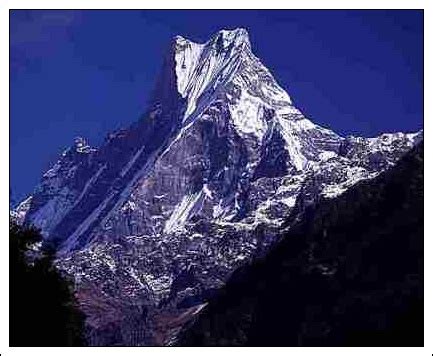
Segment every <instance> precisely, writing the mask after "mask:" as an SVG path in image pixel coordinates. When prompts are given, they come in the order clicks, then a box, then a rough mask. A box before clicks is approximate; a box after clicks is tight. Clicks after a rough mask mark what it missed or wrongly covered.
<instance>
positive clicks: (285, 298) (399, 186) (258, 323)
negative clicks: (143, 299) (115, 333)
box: [179, 143, 424, 346]
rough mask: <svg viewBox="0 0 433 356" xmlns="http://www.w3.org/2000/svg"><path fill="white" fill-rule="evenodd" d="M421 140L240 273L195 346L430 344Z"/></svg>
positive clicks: (316, 210)
mask: <svg viewBox="0 0 433 356" xmlns="http://www.w3.org/2000/svg"><path fill="white" fill-rule="evenodd" d="M423 156H424V149H423V143H420V144H419V145H417V146H416V147H415V148H414V149H413V150H412V151H410V152H409V153H408V154H407V155H406V156H405V157H403V158H402V159H401V161H400V162H398V163H397V165H396V166H395V167H394V168H392V169H391V170H389V171H388V172H385V173H383V174H381V175H380V176H378V177H377V178H375V179H373V180H370V181H365V182H361V183H359V184H357V185H356V186H354V187H352V188H351V189H349V190H348V191H347V192H346V193H344V194H342V195H341V196H339V197H338V198H335V199H324V200H323V201H322V202H320V203H319V204H318V205H317V206H313V207H312V208H311V209H307V210H306V212H305V214H304V217H303V220H302V221H301V222H300V223H299V224H298V225H297V226H296V227H294V228H293V229H292V230H291V231H290V232H289V233H288V234H287V235H286V236H284V239H283V240H282V241H281V242H280V243H279V244H278V245H276V246H275V248H274V249H273V250H272V251H271V253H270V254H269V255H268V256H267V257H265V258H263V259H261V260H259V261H256V262H254V263H252V264H250V265H247V266H245V267H244V268H241V269H239V270H238V271H236V272H235V273H234V274H233V275H232V277H231V279H230V280H229V282H228V283H227V285H226V287H225V288H224V289H222V290H221V292H220V293H219V294H218V295H217V296H216V298H214V299H213V300H212V301H211V302H210V303H209V305H208V306H207V307H206V308H205V309H204V311H203V313H202V314H201V315H200V316H199V317H198V318H197V320H196V322H195V323H194V324H193V325H192V326H191V327H190V328H189V330H186V331H185V332H184V333H183V335H182V336H181V338H180V341H179V344H180V345H188V346H214V345H215V346H240V345H242V346H422V345H423V334H424V331H423V223H424V218H423V214H424V211H423V188H424V186H423Z"/></svg>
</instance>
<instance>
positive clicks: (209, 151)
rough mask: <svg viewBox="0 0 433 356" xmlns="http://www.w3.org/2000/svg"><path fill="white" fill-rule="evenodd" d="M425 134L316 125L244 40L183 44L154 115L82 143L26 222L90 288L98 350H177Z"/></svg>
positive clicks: (168, 68)
mask: <svg viewBox="0 0 433 356" xmlns="http://www.w3.org/2000/svg"><path fill="white" fill-rule="evenodd" d="M422 136H423V133H422V132H418V133H409V134H405V133H390V134H383V135H381V136H379V137H376V138H362V137H352V136H349V137H341V136H339V135H337V134H336V133H334V132H333V131H331V130H329V129H327V128H323V127H321V126H319V125H316V124H314V123H313V122H312V121H310V120H309V119H308V118H306V117H305V116H304V115H303V114H302V113H301V112H300V111H299V110H298V109H297V108H296V107H295V106H294V104H293V102H292V100H291V98H290V97H289V95H288V94H287V93H286V92H285V90H284V89H283V88H281V87H280V86H279V85H278V83H277V82H276V80H275V79H274V78H273V76H272V74H271V73H270V72H269V70H268V69H267V68H266V67H265V66H264V65H263V64H262V63H261V62H260V60H259V59H258V58H257V57H256V56H255V55H254V54H253V52H252V48H251V43H250V41H249V37H248V33H247V32H246V30H244V29H235V30H230V31H228V30H222V31H219V32H218V33H216V34H215V35H214V36H213V37H212V38H211V39H210V40H209V41H208V42H206V43H204V44H198V43H194V42H192V41H189V40H187V39H185V38H183V37H180V36H177V37H175V38H174V39H173V41H172V43H171V45H170V50H169V51H168V53H167V56H166V57H165V58H164V64H163V66H162V70H161V73H160V75H159V78H158V80H157V83H156V86H155V90H154V92H153V94H152V98H151V100H150V102H149V106H148V109H147V110H146V111H145V112H144V114H143V115H142V117H141V118H140V119H139V120H138V121H137V122H135V123H134V124H132V125H131V126H130V127H129V128H127V129H123V130H119V131H117V132H114V133H111V134H109V135H108V136H107V138H106V139H105V142H104V143H103V144H102V145H101V147H99V148H93V147H91V146H90V145H89V144H88V143H87V142H86V141H85V140H84V139H82V138H79V139H77V140H76V141H75V142H74V145H72V146H71V147H70V148H68V149H67V150H66V151H65V152H64V153H63V154H62V156H61V157H60V159H59V161H58V162H57V163H56V164H55V165H54V167H53V168H52V169H50V170H49V171H48V172H46V173H45V174H44V176H43V177H42V180H41V182H40V184H39V186H38V187H37V188H36V189H35V191H34V193H33V194H32V195H31V196H30V197H29V198H28V199H26V200H25V201H24V202H23V203H22V204H20V205H19V206H18V207H17V209H16V210H15V211H14V213H13V214H14V215H15V217H16V219H17V220H18V221H20V222H23V223H30V224H34V225H35V226H37V227H39V228H40V229H41V231H42V234H43V235H44V237H45V242H46V243H49V244H52V245H54V246H55V247H56V250H57V257H58V258H57V265H58V267H59V268H61V269H62V270H63V271H65V273H67V274H70V275H72V276H73V277H74V278H75V281H76V290H77V295H78V298H79V300H80V303H81V306H82V308H83V310H84V311H85V313H86V314H87V316H88V318H87V324H88V337H89V340H90V343H91V344H93V345H154V344H171V343H173V342H174V341H175V339H176V334H177V332H178V331H179V329H180V328H181V327H182V325H183V324H184V323H185V322H186V321H188V320H189V319H190V318H191V317H193V316H194V315H195V314H196V313H198V312H199V311H200V310H201V308H202V307H203V306H204V303H205V302H206V300H208V298H210V297H211V296H212V295H213V294H214V293H215V291H216V290H218V289H219V288H220V287H221V286H223V285H224V283H225V281H226V280H227V279H228V277H229V276H230V274H231V273H232V272H233V271H234V270H236V269H237V268H238V267H240V266H242V265H243V264H244V263H246V262H247V261H248V260H250V259H252V258H255V257H260V256H263V255H264V254H266V253H267V251H268V250H269V248H270V247H271V246H272V245H273V244H274V243H275V242H277V241H278V239H279V238H280V237H281V231H282V230H288V229H290V227H291V226H292V225H293V224H294V223H296V222H297V221H298V219H299V217H300V216H301V214H302V212H303V211H304V210H305V209H306V208H308V207H309V206H310V205H312V204H315V202H316V201H318V200H320V199H321V198H322V197H327V198H332V197H336V196H338V195H340V194H342V193H343V192H344V191H345V190H347V189H348V188H349V187H351V186H353V185H354V184H356V183H357V182H359V181H363V180H367V179H371V178H374V177H376V176H377V175H379V174H380V173H381V172H383V171H385V170H387V169H388V168H389V167H392V166H393V165H394V164H395V163H396V162H397V161H398V160H399V159H400V157H401V156H402V155H403V154H404V153H406V152H407V151H408V150H410V149H411V148H412V147H413V146H414V145H415V144H416V143H417V142H419V141H420V140H421V139H422Z"/></svg>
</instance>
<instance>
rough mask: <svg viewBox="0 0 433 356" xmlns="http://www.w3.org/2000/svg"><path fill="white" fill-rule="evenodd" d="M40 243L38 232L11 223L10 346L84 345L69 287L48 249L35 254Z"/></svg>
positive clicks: (81, 321) (80, 320)
mask: <svg viewBox="0 0 433 356" xmlns="http://www.w3.org/2000/svg"><path fill="white" fill-rule="evenodd" d="M40 241H41V235H40V233H39V231H38V230H37V229H35V228H33V227H27V226H26V227H24V226H20V225H18V224H16V223H15V222H14V221H13V220H12V221H11V222H10V224H9V256H10V257H9V258H10V260H9V263H10V266H9V267H10V268H9V276H10V293H9V300H10V309H9V310H10V315H9V318H10V319H9V324H10V346H80V345H84V337H83V335H84V334H83V331H84V315H83V314H82V313H81V311H79V309H78V307H77V302H76V300H75V297H74V294H73V291H72V283H71V282H70V281H68V280H67V279H65V277H63V276H62V275H61V274H60V273H59V271H58V270H57V269H56V268H55V267H54V265H53V257H54V254H53V252H52V251H50V249H49V248H48V247H46V248H43V249H42V250H40V251H35V250H34V246H35V244H36V243H38V242H40Z"/></svg>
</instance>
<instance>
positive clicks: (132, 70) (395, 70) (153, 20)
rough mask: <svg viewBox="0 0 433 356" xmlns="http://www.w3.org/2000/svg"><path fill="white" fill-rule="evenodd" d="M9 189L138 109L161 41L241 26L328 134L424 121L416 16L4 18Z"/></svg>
mask: <svg viewBox="0 0 433 356" xmlns="http://www.w3.org/2000/svg"><path fill="white" fill-rule="evenodd" d="M10 19H11V23H10V46H11V47H10V49H11V55H10V66H11V76H10V88H11V101H10V103H11V110H10V114H11V115H10V122H11V132H10V150H11V153H10V157H11V189H12V194H13V197H14V198H15V199H17V200H19V199H21V198H23V197H24V196H25V195H27V194H28V193H30V192H31V191H32V190H33V188H34V187H35V185H36V184H37V183H38V181H39V179H40V177H41V174H42V173H43V172H44V171H45V170H47V169H48V168H49V167H50V165H52V164H53V163H54V162H55V161H56V159H57V158H58V156H59V154H60V153H61V152H62V151H63V150H64V149H65V148H66V147H67V146H69V145H70V144H71V143H72V142H73V139H74V137H76V136H83V137H86V138H88V140H89V142H90V143H91V144H93V145H98V144H100V142H101V141H102V140H103V138H104V137H105V136H106V134H107V133H108V132H109V131H112V130H114V129H117V128H120V127H125V126H127V125H128V124H130V123H132V122H133V121H135V120H136V119H137V118H138V117H139V115H140V113H142V111H143V110H144V108H145V105H146V100H147V98H148V95H149V92H150V90H151V89H152V86H153V83H154V80H155V75H156V73H157V72H158V70H159V69H160V67H161V64H162V57H163V55H164V53H165V51H166V50H167V47H168V43H169V41H170V39H171V38H172V37H173V36H175V35H177V34H181V35H184V36H185V37H188V38H190V39H192V40H196V41H201V42H204V41H205V40H207V39H208V38H209V37H210V35H211V34H213V33H214V32H216V31H218V30H219V29H222V28H235V27H245V28H246V29H248V31H249V33H250V39H251V42H252V46H253V50H254V52H255V54H256V55H257V56H258V57H259V58H260V59H261V60H262V62H263V63H264V64H265V65H266V66H267V67H268V68H269V69H270V70H271V72H272V73H273V74H274V76H275V77H276V79H277V80H278V82H279V83H280V84H281V85H282V86H283V87H284V88H285V89H287V91H288V92H289V94H290V95H291V97H292V99H293V100H294V102H295V104H296V105H297V106H298V107H299V108H300V109H301V110H302V111H303V112H304V113H305V114H306V115H307V116H308V117H310V118H311V119H312V120H313V121H315V122H317V123H319V124H322V125H325V126H327V127H330V128H332V129H333V130H334V131H336V132H338V133H339V134H342V135H345V134H355V135H364V136H374V135H377V134H379V133H381V132H384V131H416V130H419V129H421V128H422V122H423V75H424V73H423V27H424V25H423V13H422V11H332V10H325V11H312V10H296V11H294V10H287V11H281V10H280V11H255V10H251V11H30V12H29V11H12V12H11V17H10Z"/></svg>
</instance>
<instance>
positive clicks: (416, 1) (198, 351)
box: [0, 0, 433, 356]
mask: <svg viewBox="0 0 433 356" xmlns="http://www.w3.org/2000/svg"><path fill="white" fill-rule="evenodd" d="M432 4H433V1H431V0H425V1H420V0H413V1H402V0H394V1H390V0H363V1H359V0H356V1H354V0H352V1H350V2H348V1H341V0H326V1H324V0H304V1H297V2H294V1H291V2H287V1H286V2H283V1H276V0H273V1H269V0H267V1H258V0H237V1H236V2H234V1H233V0H217V1H199V0H183V1H182V2H179V1H176V0H158V1H150V2H144V1H143V2H141V1H134V0H122V1H113V0H105V1H101V0H75V1H59V0H39V1H37V2H36V1H35V0H21V1H10V0H9V1H8V0H2V1H0V39H1V47H0V53H1V55H0V78H1V86H0V90H1V95H0V100H1V101H0V110H1V120H0V125H1V126H0V135H1V136H0V143H1V147H0V157H1V167H4V168H3V169H5V167H9V163H8V162H9V135H8V133H9V9H27V8H29V9H38V8H40V9H51V8H53V9H137V8H138V9H139V8H147V9H157V8H158V9H164V8H166V9H170V8H173V9H176V8H180V7H179V6H180V5H182V8H190V9H193V8H201V9H212V8H214V9H234V8H236V9H241V8H245V9H247V8H262V9H279V8H289V9H325V8H326V9H340V8H342V9H362V8H368V9H424V26H425V30H424V63H425V66H424V70H425V72H424V73H425V74H424V92H425V93H432V92H433V91H432V90H431V89H432V88H431V85H432V84H431V83H432V80H431V79H432V70H431V69H430V68H431V67H430V66H431V65H432V64H433V58H432V43H433V41H432V39H431V34H432V27H433V24H432V22H431V20H432V18H431V16H430V15H431V9H432ZM430 95H431V94H430ZM23 105H25V103H23ZM424 105H425V106H424V118H425V120H424V133H425V136H427V139H426V140H425V151H426V155H427V156H430V152H431V149H432V147H431V145H430V138H429V135H430V131H431V130H430V126H431V124H430V120H431V118H432V115H431V114H432V105H431V99H430V101H429V100H425V101H424ZM431 173H432V169H431V165H429V160H427V164H426V165H425V177H426V179H425V181H426V182H428V183H430V182H431V178H432V177H433V176H432V174H431ZM0 179H1V185H0V193H1V196H0V202H2V203H1V204H0V223H1V232H2V234H1V238H0V244H1V245H0V253H1V255H0V261H1V268H0V275H1V283H2V285H1V286H2V288H1V290H0V308H1V309H0V323H1V324H0V353H1V354H2V355H30V354H31V355H35V354H36V355H56V356H57V355H59V354H60V353H61V354H62V355H65V356H66V355H76V354H77V353H79V354H80V355H84V354H91V353H97V354H99V353H101V354H102V353H103V354H104V355H106V356H108V355H119V354H124V353H125V354H126V353H128V354H137V355H143V354H146V353H158V354H167V353H171V352H176V353H178V354H180V355H182V354H183V355H188V356H190V355H200V356H202V355H203V352H205V353H206V354H209V355H211V354H214V355H218V356H219V355H220V354H221V353H224V354H226V353H228V354H235V353H236V354H238V353H245V354H248V355H251V354H252V353H256V354H258V355H259V354H260V355H261V354H263V353H264V352H271V353H273V354H278V355H287V354H290V355H299V354H300V355H312V354H313V355H315V354H320V355H323V356H327V355H330V356H338V355H346V354H348V353H349V354H354V355H363V356H364V355H366V354H369V355H376V354H377V355H408V354H412V355H431V354H432V352H433V341H432V338H433V325H432V308H431V301H433V289H432V283H431V282H432V280H431V278H432V274H431V272H432V270H433V262H432V260H433V256H432V259H429V255H430V254H431V253H432V248H431V246H432V242H431V238H433V234H432V232H433V230H432V224H431V221H432V220H430V219H429V216H431V214H430V211H429V210H428V205H427V204H426V203H425V215H426V224H425V234H424V236H425V275H424V280H425V298H424V299H425V347H424V348H254V349H250V348H206V349H203V348H170V347H165V348H164V347H160V348H117V347H114V348H79V349H78V348H10V347H9V346H8V345H9V335H8V323H9V317H8V314H9V307H8V306H9V303H8V302H9V298H8V294H9V279H8V275H9V273H8V238H7V236H8V230H7V226H8V224H9V223H8V220H7V219H8V216H9V205H8V204H6V202H7V201H9V177H8V175H7V174H6V172H4V173H3V174H1V175H0ZM432 189H433V188H432V186H431V185H430V184H426V185H425V202H428V201H431V199H430V198H431V197H432ZM390 248H392V246H390ZM384 258H386V256H384ZM41 327H42V328H43V327H44V326H43V320H41Z"/></svg>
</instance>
